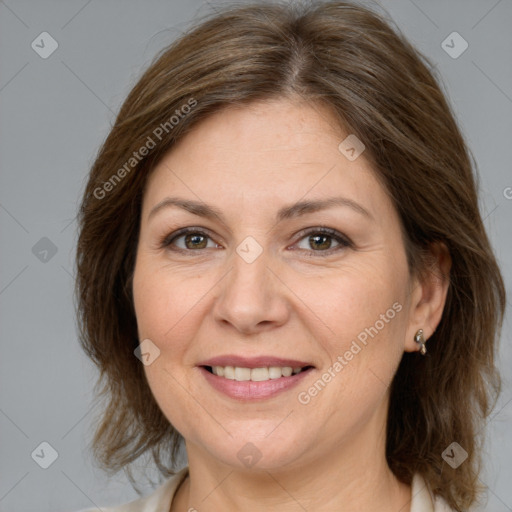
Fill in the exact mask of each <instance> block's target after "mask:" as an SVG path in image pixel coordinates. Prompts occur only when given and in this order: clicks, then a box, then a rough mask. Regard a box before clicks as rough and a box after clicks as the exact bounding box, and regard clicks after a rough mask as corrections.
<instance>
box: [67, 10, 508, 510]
mask: <svg viewBox="0 0 512 512" xmlns="http://www.w3.org/2000/svg"><path fill="white" fill-rule="evenodd" d="M77 262H78V263H77V265H78V269H77V270H78V272H77V275H78V277H77V294H78V309H79V319H80V326H81V335H82V337H81V338H82V344H83V347H84V349H85V351H86V353H87V354H88V355H89V356H90V357H91V358H92V360H93V361H94V362H95V363H96V364H97V365H98V367H99V369H100V371H101V377H102V381H101V382H102V383H103V387H102V389H101V392H100V396H103V397H105V398H106V399H107V404H106V407H105V412H104V415H103V418H102V420H101V423H100V425H99V426H98V429H97V431H96V435H95V438H94V442H93V449H94V453H95V455H96V457H97V458H98V460H99V461H100V462H101V463H102V465H103V467H104V468H105V469H107V470H109V471H111V472H112V473H115V472H116V471H118V470H120V469H122V468H123V469H125V470H126V471H127V474H128V476H129V477H130V479H132V481H133V476H132V474H131V471H130V468H129V464H130V463H132V462H134V461H135V460H137V459H138V458H139V457H140V456H141V455H143V454H145V453H148V452H151V454H152V456H153V459H154V461H155V463H156V464H157V466H158V467H159V469H160V471H161V473H162V475H163V476H164V477H165V478H166V481H165V482H163V483H162V484H161V485H160V486H159V487H158V489H156V490H155V491H154V492H153V493H152V494H151V495H150V496H149V497H146V498H140V499H139V500H137V501H136V502H134V503H132V504H129V505H124V506H120V507H114V508H111V509H106V510H112V511H119V512H121V511H129V510H138V511H140V510H143V511H146V512H149V511H157V510H158V511H160V510H165V511H171V512H182V511H194V510H197V511H200V512H203V511H205V512H207V511H219V510H230V511H231V510H232V511H236V510H243V511H256V510H258V511H259V510H280V511H288V510H290V511H292V510H311V511H315V512H316V511H340V510H343V511H346V512H347V511H360V510H372V511H396V510H401V511H410V512H418V511H420V510H421V511H427V510H428V511H436V512H438V511H447V510H457V511H459V510H468V508H470V507H472V506H473V505H474V504H475V503H476V502H477V499H478V497H479V493H480V489H479V488H478V486H477V476H478V470H479V462H480V444H481V439H480V437H479V436H480V435H481V427H482V425H483V422H484V420H485V418H486V417H487V416H488V415H489V413H490V410H491V408H492V406H493V403H494V400H495V398H496V396H497V394H498V392H499V385H500V381H499V375H498V373H497V371H496V368H495V366H494V352H495V342H496V341H497V340H498V338H499V329H500V325H501V321H502V316H503V312H504V304H505V291H504V286H503V282H502V278H501V275H500V271H499V268H498V266H497V264H496V261H495V258H494V255H493V253H492V250H491V248H490V244H489V241H488V238H487V235H486V233H485V229H484V226H483V223H482V219H481V216H480V214H479V210H478V199H477V191H476V187H475V179H474V175H473V169H472V165H471V162H470V158H469V151H468V149H467V147H466V145H465V142H464V140H463V138H462V136H461V133H460V131H459V129H458V127H457V124H456V122H455V119H454V115H453V114H452V112H451V110H450V107H449V105H448V103H447V101H446V99H445V98H444V96H443V94H442V92H441V90H440V88H439V86H438V83H437V82H436V79H435V78H434V77H433V75H432V72H431V71H430V70H429V63H428V61H427V60H426V59H425V58H424V57H423V56H421V55H420V54H419V53H418V52H417V51H416V50H415V49H413V48H412V47H411V46H410V44H409V43H408V42H407V41H406V40H405V39H404V38H403V36H401V35H400V34H399V33H398V31H396V30H393V29H392V28H391V27H390V25H389V24H388V23H387V22H386V21H384V20H383V19H382V18H381V17H379V16H377V15H376V14H374V13H373V12H371V11H370V10H368V9H366V8H363V7H361V6H358V5H356V4H352V3H347V2H314V3H311V5H309V6H300V5H296V4H289V5H277V4H275V5H268V4H251V5H247V6H244V7H231V8H227V9H225V10H224V11H223V12H221V13H218V14H216V15H215V16H214V17H212V18H210V19H208V20H205V21H203V22H202V23H201V24H200V25H198V26H197V27H196V28H194V29H193V30H190V31H189V32H188V33H187V34H185V35H184V36H183V37H181V38H180V39H179V40H178V41H176V42H175V43H173V44H172V45H171V46H170V47H169V48H167V49H166V50H165V51H164V52H163V53H162V54H161V55H160V57H159V58H158V59H157V60H156V61H155V62H154V63H153V64H152V65H151V66H150V67H149V69H148V70H147V71H146V72H145V74H144V75H143V76H142V78H141V79H140V81H139V82H138V83H137V85H136V86H135V87H134V88H133V90H132V91H131V93H130V94H129V96H128V98H127V99H126V101H125V102H124V104H123V106H122V108H121V111H120V113H119V115H118V117H117V119H116V122H115V125H114V126H113V128H112V130H111V132H110V134H109V136H108V138H107V139H106V141H105V143H104V145H103V147H102V149H101V151H100V152H99V155H98V157H97V159H96V162H95V163H94V165H93V168H92V170H91V173H90V177H89V181H88V184H87V188H86V190H85V193H84V198H83V202H82V206H81V215H80V238H79V241H78V249H77ZM182 442H183V445H184V447H185V449H186V454H187V458H188V463H187V466H186V467H185V468H182V469H181V470H179V471H177V469H178V468H177V467H176V462H177V455H178V451H179V448H180V446H181V443H182ZM176 471H177V472H176Z"/></svg>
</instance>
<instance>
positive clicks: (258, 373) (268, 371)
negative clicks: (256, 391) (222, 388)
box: [203, 366, 313, 382]
mask: <svg viewBox="0 0 512 512" xmlns="http://www.w3.org/2000/svg"><path fill="white" fill-rule="evenodd" d="M203 368H205V369H206V370H207V371H208V372H210V373H212V374H213V375H216V376H217V377H221V378H224V379H227V380H236V381H238V382H244V381H252V382H264V381H269V380H277V379H281V378H283V377H291V376H292V375H297V374H299V373H302V372H305V371H307V370H309V369H311V368H313V366H304V367H300V366H298V367H295V368H292V367H291V366H267V367H261V368H244V367H239V366H203Z"/></svg>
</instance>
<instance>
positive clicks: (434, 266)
mask: <svg viewBox="0 0 512 512" xmlns="http://www.w3.org/2000/svg"><path fill="white" fill-rule="evenodd" d="M427 262H428V263H427V267H426V269H425V270H424V272H422V273H421V277H417V278H415V279H414V281H413V283H412V289H411V304H410V309H409V312H410V313H409V325H408V327H407V332H406V339H405V351H406V352H417V351H419V349H420V345H419V344H417V343H416V342H415V341H414V336H415V334H416V332H417V331H418V330H419V329H423V335H424V337H425V340H428V339H429V338H430V336H432V334H433V333H434V331H435V330H436V329H437V326H438V325H439V322H440V321H441V317H442V316H443V310H444V306H445V303H446V295H447V293H448V287H449V285H450V269H451V266H452V260H451V257H450V252H449V251H448V248H447V247H446V245H445V244H444V243H442V242H435V243H432V244H431V245H430V247H429V254H428V257H427ZM427 349H428V343H427Z"/></svg>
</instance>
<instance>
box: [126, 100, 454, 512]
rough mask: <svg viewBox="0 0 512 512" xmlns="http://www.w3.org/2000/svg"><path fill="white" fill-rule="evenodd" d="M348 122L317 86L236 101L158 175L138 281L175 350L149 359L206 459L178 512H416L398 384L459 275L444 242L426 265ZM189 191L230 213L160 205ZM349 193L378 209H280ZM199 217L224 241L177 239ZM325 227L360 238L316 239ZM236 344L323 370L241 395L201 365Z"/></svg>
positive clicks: (173, 415)
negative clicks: (392, 417) (452, 274)
mask: <svg viewBox="0 0 512 512" xmlns="http://www.w3.org/2000/svg"><path fill="white" fill-rule="evenodd" d="M348 134H349V132H347V131H344V130H342V129H341V128H340V127H339V126H338V125H337V123H336V121H335V119H334V118H333V117H332V116H331V114H330V113H329V111H328V110H327V109H325V108H324V107H322V106H320V105H313V104H311V103H304V102H300V101H299V100H291V99H281V100H273V101H266V102H258V103H253V104H251V105H250V106H243V107H238V108H231V109H228V110H224V111H222V112H218V113H216V114H214V115H213V116H211V117H210V118H208V119H206V120H204V121H202V122H201V123H200V124H199V125H197V126H196V127H195V128H194V129H193V130H192V131H191V132H190V133H188V134H187V135H186V136H185V137H184V138H183V139H181V140H180V142H179V143H178V144H177V145H176V146H175V147H174V148H173V149H172V150H171V151H170V152H169V153H168V154H167V155H166V156H165V157H164V158H163V159H162V160H161V161H160V163H159V164H158V166H157V167H156V168H155V170H154V171H153V173H152V174H151V176H150V178H149V180H148V183H147V187H146V190H145V192H144V197H143V205H142V216H141V229H140V238H139V243H138V248H137V258H136V266H135V273H134V281H133V293H134V301H135V310H136V316H137V323H138V331H139V339H140V340H144V339H147V338H149V339H150V340H151V341H152V342H153V343H154V344H155V345H156V346H157V347H158V349H159V350H160V356H159V357H158V358H157V359H156V360H155V361H154V362H153V363H152V364H150V365H148V366H145V367H144V369H145V372H146V377H147V380H148V383H149V386H150V388H151V390H152V393H153V394H154V396H155V399H156V401H157V402H158V404H159V406H160V408H161V409H162V411H163V413H164V414H165V416H166V417H167V418H168V420H169V421H170V422H171V423H172V425H173V426H174V427H175V428H176V429H177V430H178V431H179V432H180V433H181V434H182V435H183V437H184V438H185V441H186V448H187V454H188V458H189V477H188V478H187V479H186V480H185V482H184V483H183V484H182V485H181V486H180V488H179V490H178V492H177V495H176V497H175V499H174V501H173V504H172V507H171V512H183V511H188V510H189V509H191V508H192V509H196V510H197V511H200V512H209V511H218V510H230V511H234V510H244V511H247V512H250V511H262V510H277V507H279V510H280V511H281V512H287V511H301V510H315V511H332V510H339V511H345V512H351V511H360V510H373V511H377V512H378V511H396V510H401V511H402V512H405V511H408V510H410V506H409V502H410V500H411V489H410V487H408V486H407V485H405V484H403V483H400V482H399V481H398V480H397V479H396V478H395V477H394V475H393V474H392V472H391V471H390V469H389V467H388V465H387V463H386V460H385V425H386V416H387V406H388V400H389V388H388V386H389V383H390V382H391V380H392V377H393V375H394V373H395V371H396V369H397V366H398V364H399V362H400V359H401V357H402V355H403V353H404V351H409V352H412V351H417V350H418V349H419V346H418V345H417V344H416V343H415V342H414V334H415V333H416V331H417V330H418V329H420V328H421V329H423V330H424V334H425V338H426V339H428V337H429V336H430V335H431V334H432V332H433V331H434V330H435V328H436V327H437V325H438V323H439V321H440V319H441V315H442V309H443V306H444V302H445V298H446V291H447V283H446V282H445V281H443V280H440V279H438V278H436V277H435V275H446V274H447V273H448V271H449V265H450V262H449V256H448V255H447V253H446V251H444V250H443V248H439V247H438V248H437V249H435V248H434V249H433V253H434V254H435V256H436V258H437V264H436V265H437V266H436V265H434V266H433V267H432V270H433V271H434V275H433V276H432V278H431V279H426V280H425V281H424V282H420V281H418V280H417V279H416V278H413V277H412V276H411V275H410V273H409V269H408V267H407V261H406V255H405V249H404V243H403V239H402V235H401V231H400V221H399V217H398V215H397V212H396V210H395V208H394V206H393V204H392V202H391V200H390V198H389V197H388V195H387V194H386V192H385V190H384V189H383V187H382V186H381V185H380V183H379V182H378V181H377V179H376V177H375V174H374V171H373V170H372V169H371V167H370V165H369V163H368V161H367V160H366V159H365V156H364V153H363V154H362V155H361V156H359V157H358V158H357V159H356V160H354V161H349V160H348V159H347V158H346V157H345V156H344V155H343V154H342V153H341V152H340V151H339V150H338V145H339V143H340V142H341V141H342V140H343V139H344V138H345V137H346V136H347V135H348ZM171 195H172V196H177V197H180V198H183V199H190V200H196V201H202V202H205V203H208V204H210V205H213V206H215V207H216V208H218V209H219V210H220V211H221V212H222V214H223V216H224V218H225V220H224V222H221V221H218V220H215V219H208V218H205V217H202V216H198V215H195V214H193V213H191V212H188V211H185V210H184V209H181V208H179V207H175V206H172V207H167V208H166V207H164V208H161V209H160V210H159V211H158V212H156V213H155V214H154V215H152V216H150V215H149V213H150V211H151V210H152V209H153V208H154V207H155V206H156V205H157V204H158V203H160V202H161V201H162V200H163V199H165V198H166V197H168V196H171ZM331 196H343V197H345V198H349V199H350V200H352V201H355V202H357V203H358V204H359V205H361V206H362V207H363V208H364V209H366V210H367V211H368V213H369V216H365V215H363V214H361V213H359V212H357V211H355V210H354V209H352V208H350V207H347V206H335V207H332V208H329V209H324V210H321V211H317V212H312V213H308V214H305V215H303V216H298V217H296V218H291V219H286V220H283V221H281V222H276V220H275V216H276V212H277V211H278V210H279V209H280V208H281V207H283V206H288V205H291V204H293V203H295V202H297V201H299V200H316V199H322V198H326V197H331ZM187 226H190V227H194V228H201V230H203V231H206V232H207V234H208V237H207V238H205V239H202V238H199V241H198V240H197V239H195V240H192V242H190V241H189V242H188V244H187V245H186V244H185V242H186V238H185V237H184V236H183V237H181V238H179V239H177V240H175V241H174V244H173V245H170V246H168V247H162V245H161V243H160V241H161V239H162V238H164V237H166V236H167V235H169V234H171V233H173V232H175V231H177V230H178V229H180V228H183V227H187ZM321 226H326V227H330V228H332V229H335V230H336V231H338V232H339V233H340V234H343V235H344V236H346V237H348V238H349V239H350V240H351V242H352V245H350V246H348V247H345V246H343V245H341V244H340V243H339V242H337V241H336V240H335V239H334V238H330V237H328V238H327V239H326V240H323V239H320V241H319V242H318V241H317V242H316V243H315V240H313V241H311V239H310V237H311V236H312V235H315V234H318V231H317V232H315V229H318V228H319V227H321ZM308 228H311V232H309V233H305V234H304V233H301V232H302V231H303V230H305V229H308ZM248 236H251V237H253V238H254V239H255V240H256V241H257V242H258V243H259V245H260V246H261V247H262V249H263V252H262V254H261V255H260V256H259V257H258V258H257V259H256V260H255V261H254V262H252V263H247V262H246V261H245V260H244V259H243V258H241V257H240V256H239V255H238V253H237V252H236V248H237V246H238V245H239V244H240V243H241V242H242V241H243V240H244V239H245V238H246V237H248ZM194 244H196V245H194ZM329 244H330V245H329ZM197 245H199V247H200V248H199V249H198V248H196V247H197ZM173 247H176V248H182V249H183V251H188V252H186V253H184V252H182V253H180V252H177V251H173V250H172V248H173ZM337 249H339V250H337ZM322 251H324V252H325V253H329V254H328V255H327V256H322V254H323V253H322ZM397 302H398V303H399V304H400V305H401V306H402V309H401V311H400V312H398V313H396V315H395V316H394V318H393V319H392V320H390V321H389V322H387V323H385V326H384V328H382V329H381V330H379V332H378V334H377V335H376V336H374V337H373V338H369V341H368V343H367V345H366V346H362V350H361V351H360V352H359V353H357V355H354V357H353V359H352V360H351V361H349V362H348V364H346V365H344V367H343V369H342V370H341V371H339V372H338V373H337V374H336V377H334V378H332V379H331V381H330V382H329V383H328V384H327V385H326V386H325V387H324V388H323V389H322V390H321V392H319V393H318V394H317V395H316V396H315V397H313V398H312V399H311V401H310V402H309V403H308V404H307V405H304V404H302V403H300V402H299V401H298V398H297V397H298V394H299V392H301V391H307V390H308V389H309V388H310V387H311V386H312V385H313V384H314V383H315V382H316V381H317V380H318V379H319V378H321V376H322V374H324V373H325V372H326V371H327V370H328V369H329V367H332V365H333V363H334V362H335V361H336V359H337V357H338V356H340V355H341V356H343V354H345V352H346V351H347V350H348V349H349V348H350V346H351V343H352V341H353V340H355V339H357V335H358V334H359V333H361V332H362V331H364V329H365V328H368V327H370V326H374V325H375V323H376V321H377V320H379V319H380V318H381V317H380V315H381V314H385V313H386V311H387V310H389V309H390V308H391V307H392V305H393V304H394V303H397ZM427 347H428V344H427ZM226 354H237V355H244V356H248V357H251V356H258V355H273V356H276V357H293V358H295V359H298V360H303V361H309V362H311V364H313V365H314V366H315V369H314V370H313V371H312V372H311V373H310V374H309V375H308V376H307V377H306V379H305V380H303V381H302V382H301V383H300V385H299V386H298V387H295V388H293V389H291V390H288V391H285V392H284V393H281V394H280V395H278V396H276V397H274V398H271V399H266V400H262V401H256V402H252V403H249V402H241V401H237V400H234V399H232V398H229V397H227V396H225V395H222V394H220V393H219V392H217V391H216V390H215V389H213V388H212V387H211V386H210V385H209V384H208V383H207V381H206V380H205V379H204V377H203V375H202V374H201V372H200V371H199V369H198V367H197V365H198V364H199V363H200V362H201V361H205V360H206V359H208V358H211V357H214V356H218V355H226ZM417 357H421V356H420V355H419V354H418V356H417ZM248 442H251V443H253V444H254V445H255V446H256V447H257V450H258V451H259V453H261V459H260V460H259V461H258V462H257V463H256V464H255V465H254V466H252V467H245V466H244V464H242V463H241V461H240V460H239V458H238V457H237V453H238V451H239V450H240V449H241V448H242V447H243V446H244V445H245V444H246V443H248Z"/></svg>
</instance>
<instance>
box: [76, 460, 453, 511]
mask: <svg viewBox="0 0 512 512" xmlns="http://www.w3.org/2000/svg"><path fill="white" fill-rule="evenodd" d="M187 475H188V467H185V468H183V469H182V470H181V471H180V472H179V473H176V474H175V475H174V476H171V477H170V478H168V479H167V480H166V481H165V482H164V483H163V484H161V485H160V487H157V488H156V489H155V490H154V491H153V492H152V493H151V494H150V495H148V496H145V497H143V498H139V499H137V500H134V501H131V502H129V503H125V504H124V505H118V506H115V507H102V508H101V510H102V511H103V512H169V510H170V509H171V503H172V499H173V498H174V495H175V493H176V490H177V489H178V487H179V486H180V484H181V482H182V481H183V480H184V479H185V477H186V476H187ZM411 489H412V500H411V512H453V509H451V508H450V507H449V506H448V505H447V504H446V502H445V501H444V500H443V499H442V498H440V497H437V498H436V499H433V497H432V496H431V494H430V492H429V490H428V488H427V486H426V485H425V480H424V479H423V477H421V476H420V475H419V474H416V475H414V478H413V481H412V486H411ZM79 512H98V509H97V508H88V509H86V510H80V511H79Z"/></svg>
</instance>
